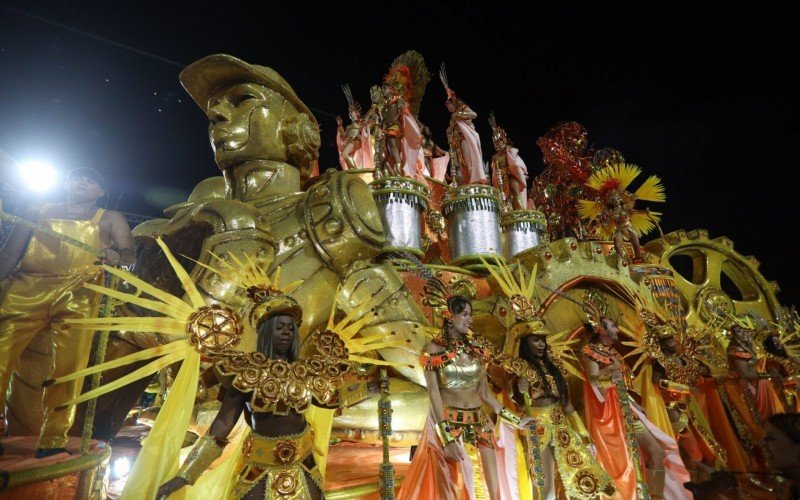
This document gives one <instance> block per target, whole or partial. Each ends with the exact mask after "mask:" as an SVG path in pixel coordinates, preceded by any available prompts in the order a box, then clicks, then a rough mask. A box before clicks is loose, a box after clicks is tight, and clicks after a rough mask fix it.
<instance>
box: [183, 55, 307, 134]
mask: <svg viewBox="0 0 800 500" xmlns="http://www.w3.org/2000/svg"><path fill="white" fill-rule="evenodd" d="M179 78H180V81H181V84H182V85H183V88H185V89H186V92H188V93H189V95H190V96H192V99H194V102H196V103H197V105H198V106H200V107H201V108H202V109H204V110H205V109H207V108H208V100H209V98H210V97H211V95H212V94H213V93H214V92H216V91H217V90H219V89H220V88H223V87H230V86H232V85H236V84H239V83H257V84H259V85H263V86H265V87H267V88H269V89H271V90H274V91H275V92H278V93H279V94H281V95H282V96H283V97H285V98H286V100H288V101H289V102H291V103H292V104H293V105H294V106H295V107H296V108H297V109H298V110H299V111H300V112H302V113H305V114H307V115H308V117H309V118H310V119H311V120H313V121H314V123H316V122H317V119H316V118H315V117H314V114H313V113H312V112H311V110H309V109H308V107H307V106H306V105H305V104H304V103H303V101H301V100H300V98H299V97H297V94H296V93H295V91H294V89H292V87H291V86H290V85H289V84H288V83H287V82H286V80H284V79H283V77H282V76H281V75H279V74H278V72H277V71H275V70H274V69H272V68H268V67H266V66H259V65H256V64H248V63H246V62H244V61H242V60H241V59H239V58H237V57H233V56H229V55H228V54H214V55H210V56H207V57H204V58H202V59H200V60H199V61H195V62H193V63H192V64H190V65H189V66H187V67H186V68H184V70H183V71H181V74H180V76H179Z"/></svg>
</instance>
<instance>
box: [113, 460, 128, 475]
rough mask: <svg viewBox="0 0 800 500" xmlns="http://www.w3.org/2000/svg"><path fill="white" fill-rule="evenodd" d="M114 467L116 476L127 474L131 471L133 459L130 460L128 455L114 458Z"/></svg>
mask: <svg viewBox="0 0 800 500" xmlns="http://www.w3.org/2000/svg"><path fill="white" fill-rule="evenodd" d="M112 467H113V469H114V470H113V475H114V477H115V478H120V477H123V476H127V475H128V473H129V472H130V471H131V461H130V460H128V457H120V458H118V459H116V460H114V465H113V466H112Z"/></svg>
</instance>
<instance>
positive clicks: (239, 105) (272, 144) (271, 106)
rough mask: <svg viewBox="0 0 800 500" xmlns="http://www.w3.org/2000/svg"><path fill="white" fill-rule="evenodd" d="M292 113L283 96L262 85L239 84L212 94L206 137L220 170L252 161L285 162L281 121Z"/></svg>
mask: <svg viewBox="0 0 800 500" xmlns="http://www.w3.org/2000/svg"><path fill="white" fill-rule="evenodd" d="M288 110H292V111H293V109H292V107H291V106H286V105H285V99H284V98H283V96H281V95H280V94H278V93H277V92H274V91H272V90H270V89H268V88H267V87H264V86H263V85H259V84H256V83H240V84H237V85H234V86H232V87H227V88H224V89H221V90H220V91H218V92H216V93H214V94H213V95H212V96H211V98H210V99H209V102H208V107H207V110H206V114H207V115H208V119H209V121H210V122H211V123H210V124H209V126H208V137H209V139H210V141H211V147H212V149H213V150H214V158H215V160H216V162H217V165H219V167H220V168H221V169H225V168H228V167H231V166H233V165H236V164H239V163H242V162H244V161H247V160H253V159H266V160H276V161H286V160H287V148H286V146H285V144H284V141H283V139H282V137H281V132H280V130H281V126H280V125H281V120H282V119H283V118H284V113H285V112H286V111H288Z"/></svg>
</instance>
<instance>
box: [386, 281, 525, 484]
mask: <svg viewBox="0 0 800 500" xmlns="http://www.w3.org/2000/svg"><path fill="white" fill-rule="evenodd" d="M447 308H448V311H449V312H450V318H449V319H448V320H446V321H445V324H444V328H443V330H442V336H441V337H438V338H436V339H434V340H433V341H432V342H430V343H429V344H427V345H426V346H425V348H424V350H423V352H422V365H423V368H425V381H426V382H427V386H428V394H429V396H430V401H431V413H430V414H429V417H428V420H427V422H426V425H425V430H424V431H423V434H422V438H421V441H420V442H421V444H420V447H419V449H418V450H417V453H416V454H415V455H414V460H413V462H412V464H411V468H410V469H409V471H408V474H407V476H406V480H405V481H404V483H403V486H402V488H401V489H400V492H399V494H398V498H409V499H410V498H448V499H450V498H486V493H485V491H484V485H483V482H484V479H485V482H486V487H487V489H488V496H489V498H492V499H498V498H500V481H501V479H500V478H498V469H497V458H496V456H495V436H494V430H493V428H492V427H493V426H492V422H491V421H490V420H489V418H488V416H487V415H486V413H485V412H484V410H483V405H484V404H485V405H489V406H491V408H492V410H494V412H495V413H496V414H497V415H498V417H499V418H500V419H501V420H504V421H506V422H508V423H509V424H511V425H513V426H515V427H519V428H524V427H525V426H526V425H528V423H529V422H531V421H532V420H533V419H532V418H530V417H525V418H520V417H519V416H518V415H516V414H515V413H514V412H512V411H511V410H509V409H508V408H505V407H503V405H502V404H500V402H499V401H497V399H496V398H495V396H494V394H493V393H492V391H491V389H490V388H489V383H488V380H487V376H486V367H487V364H488V363H489V362H490V361H492V359H493V357H494V352H493V349H492V348H491V346H490V344H489V343H488V342H485V341H484V340H483V339H481V338H480V337H479V336H477V335H475V334H474V333H472V332H470V326H471V325H472V304H471V302H470V301H469V299H467V298H466V297H463V296H458V295H457V296H453V297H449V298H448V300H447ZM434 436H438V441H437V439H436V437H434ZM479 456H480V458H479Z"/></svg>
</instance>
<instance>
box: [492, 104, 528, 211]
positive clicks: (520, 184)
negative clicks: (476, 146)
mask: <svg viewBox="0 0 800 500" xmlns="http://www.w3.org/2000/svg"><path fill="white" fill-rule="evenodd" d="M489 125H491V127H492V144H494V150H495V153H494V156H492V161H491V162H490V165H491V169H492V185H493V186H494V187H495V188H497V190H498V191H500V193H501V194H502V196H503V201H504V207H505V209H506V210H508V209H511V210H524V209H526V208H527V205H528V188H527V182H528V167H527V166H525V162H524V161H522V158H520V157H519V150H518V149H517V148H515V147H513V145H512V144H511V141H510V140H509V138H508V136H507V135H506V131H505V130H503V129H502V128H501V127H500V126H498V125H497V121H496V120H495V117H494V113H491V114H490V115H489Z"/></svg>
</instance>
